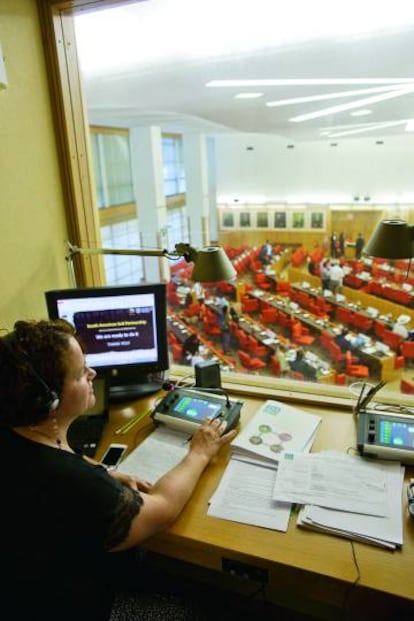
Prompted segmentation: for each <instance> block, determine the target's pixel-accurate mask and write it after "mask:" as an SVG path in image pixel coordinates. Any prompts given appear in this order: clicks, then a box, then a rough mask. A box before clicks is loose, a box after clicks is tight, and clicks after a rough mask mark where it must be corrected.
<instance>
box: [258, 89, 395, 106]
mask: <svg viewBox="0 0 414 621" xmlns="http://www.w3.org/2000/svg"><path fill="white" fill-rule="evenodd" d="M399 88H401V86H400V84H393V85H392V86H377V87H375V88H360V89H357V90H352V91H336V92H335V93H327V94H325V95H309V96H308V97H294V98H292V99H278V100H276V101H268V102H267V103H266V106H269V108H274V107H276V106H287V105H291V104H297V103H310V102H312V101H324V100H327V99H339V98H340V97H354V96H358V97H359V96H360V95H370V94H371V93H384V92H386V91H390V90H395V89H399Z"/></svg>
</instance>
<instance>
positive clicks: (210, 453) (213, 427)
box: [190, 418, 237, 462]
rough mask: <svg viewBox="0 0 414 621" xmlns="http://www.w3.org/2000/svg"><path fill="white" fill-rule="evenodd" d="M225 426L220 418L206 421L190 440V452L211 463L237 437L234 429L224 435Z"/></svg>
mask: <svg viewBox="0 0 414 621" xmlns="http://www.w3.org/2000/svg"><path fill="white" fill-rule="evenodd" d="M226 424H227V423H226V422H225V421H222V420H221V419H220V418H214V419H209V418H208V419H206V420H205V421H204V422H203V423H202V424H201V425H200V428H199V429H197V431H196V433H195V434H194V435H193V437H192V438H191V440H190V452H194V453H198V454H202V455H204V456H205V457H206V459H207V461H208V462H209V461H211V459H213V457H215V456H216V455H217V454H218V452H219V451H220V449H221V447H222V446H224V445H225V444H228V443H229V442H231V441H232V440H233V438H234V437H235V436H236V435H237V431H236V430H235V429H232V430H231V431H228V432H227V433H226Z"/></svg>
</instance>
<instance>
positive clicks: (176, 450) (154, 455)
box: [117, 425, 188, 483]
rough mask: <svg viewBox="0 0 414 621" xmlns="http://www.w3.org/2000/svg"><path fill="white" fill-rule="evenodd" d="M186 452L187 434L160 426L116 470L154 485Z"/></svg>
mask: <svg viewBox="0 0 414 621" xmlns="http://www.w3.org/2000/svg"><path fill="white" fill-rule="evenodd" d="M187 451H188V433H184V432H182V431H176V430H173V429H171V428H170V427H167V426H166V425H165V426H164V425H160V426H159V427H157V428H156V429H155V430H154V431H153V432H152V433H151V435H149V436H148V438H146V440H144V442H142V443H141V444H139V445H138V446H137V447H136V448H135V449H134V450H133V451H132V452H131V453H130V454H129V455H128V456H127V457H126V458H125V459H124V460H123V461H122V462H121V463H120V464H119V466H118V468H117V470H118V472H123V473H125V474H135V475H136V476H138V477H140V478H141V479H143V480H145V481H148V482H149V483H155V482H156V481H158V479H159V478H160V477H161V476H162V475H163V474H165V473H166V472H168V471H169V470H171V468H173V467H174V466H175V465H177V464H178V462H180V461H181V460H182V459H183V457H184V456H185V455H186V454H187Z"/></svg>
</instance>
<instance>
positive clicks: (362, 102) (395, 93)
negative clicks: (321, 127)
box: [289, 82, 414, 123]
mask: <svg viewBox="0 0 414 621" xmlns="http://www.w3.org/2000/svg"><path fill="white" fill-rule="evenodd" d="M413 91H414V83H413V82H411V84H410V85H409V86H405V87H404V88H401V89H400V90H392V91H391V92H390V93H382V94H381V95H374V97H366V98H365V99H358V100H357V101H351V102H349V103H346V104H340V105H338V106H331V107H330V108H324V109H323V110H316V112H310V113H308V114H300V115H299V116H295V117H292V118H291V119H289V121H290V122H292V123H302V122H303V121H310V120H311V119H318V118H320V117H321V116H328V115H330V114H334V113H336V112H344V111H345V110H352V109H353V108H361V107H362V106H366V105H367V104H372V103H377V102H379V101H384V100H386V99H395V98H396V97H401V96H402V95H407V94H408V93H412V92H413Z"/></svg>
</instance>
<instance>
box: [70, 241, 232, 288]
mask: <svg viewBox="0 0 414 621" xmlns="http://www.w3.org/2000/svg"><path fill="white" fill-rule="evenodd" d="M76 254H115V255H116V254H117V255H132V256H139V257H166V258H167V259H178V258H180V257H184V259H185V260H186V261H187V263H194V268H193V271H192V274H191V280H193V281H195V282H221V281H225V280H232V279H233V278H235V276H236V274H237V272H236V270H235V269H234V267H233V265H232V263H231V261H230V259H229V258H228V256H227V255H226V253H225V252H224V250H223V248H220V247H219V246H207V247H205V248H202V249H201V250H197V249H196V248H193V247H192V246H190V244H185V243H178V244H175V250H172V251H169V250H165V249H161V248H154V249H146V248H145V249H141V248H139V249H138V248H137V249H131V248H79V247H78V246H74V245H73V244H71V243H70V242H69V256H68V257H67V258H68V260H69V261H72V259H73V257H74V256H75V255H76Z"/></svg>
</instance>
